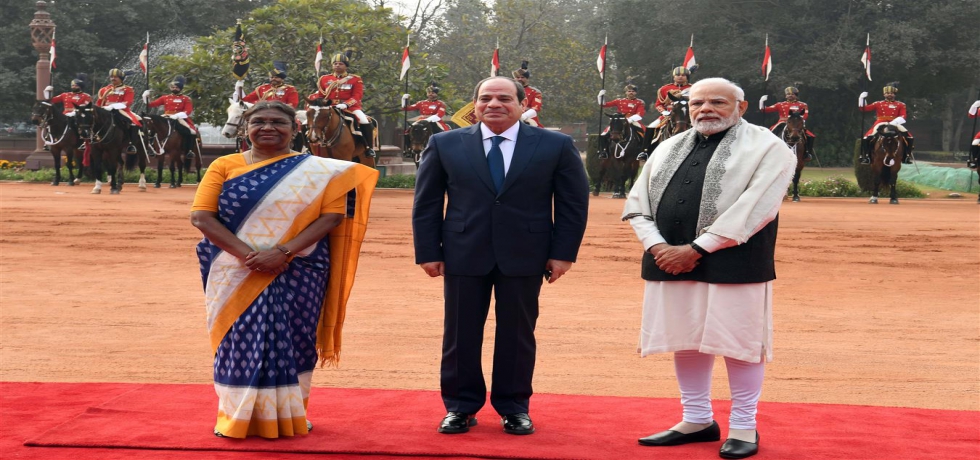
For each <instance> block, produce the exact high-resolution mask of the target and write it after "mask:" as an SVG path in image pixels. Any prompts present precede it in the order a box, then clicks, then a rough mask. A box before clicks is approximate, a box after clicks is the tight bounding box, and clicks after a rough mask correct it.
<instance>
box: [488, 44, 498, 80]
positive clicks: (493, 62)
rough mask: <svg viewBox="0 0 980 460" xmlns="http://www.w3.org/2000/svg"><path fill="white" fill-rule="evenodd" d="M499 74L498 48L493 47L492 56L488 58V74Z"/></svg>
mask: <svg viewBox="0 0 980 460" xmlns="http://www.w3.org/2000/svg"><path fill="white" fill-rule="evenodd" d="M499 74H500V49H499V48H494V49H493V57H492V58H490V76H491V77H496V76H497V75H499Z"/></svg>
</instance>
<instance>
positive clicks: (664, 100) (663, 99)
mask: <svg viewBox="0 0 980 460" xmlns="http://www.w3.org/2000/svg"><path fill="white" fill-rule="evenodd" d="M690 87H691V85H690V84H688V85H684V86H677V85H675V84H673V83H670V84H666V85H663V86H661V87H660V89H658V90H657V103H656V104H655V107H656V108H657V111H658V112H661V113H663V112H664V111H668V112H669V111H670V107H671V106H672V105H674V101H672V100H670V98H669V97H667V94H668V93H670V92H671V91H675V90H676V91H684V90H686V89H688V88H690Z"/></svg>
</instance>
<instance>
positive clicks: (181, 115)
mask: <svg viewBox="0 0 980 460" xmlns="http://www.w3.org/2000/svg"><path fill="white" fill-rule="evenodd" d="M171 117H172V118H175V119H176V118H180V119H184V118H187V112H177V113H175V114H173V115H171Z"/></svg>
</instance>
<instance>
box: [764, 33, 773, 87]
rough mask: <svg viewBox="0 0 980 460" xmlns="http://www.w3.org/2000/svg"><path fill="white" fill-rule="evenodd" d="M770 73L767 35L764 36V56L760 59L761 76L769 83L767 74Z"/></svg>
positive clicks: (770, 61) (770, 58) (770, 55)
mask: <svg viewBox="0 0 980 460" xmlns="http://www.w3.org/2000/svg"><path fill="white" fill-rule="evenodd" d="M770 72H772V54H770V53H769V34H766V54H765V55H764V56H763V57H762V76H763V77H765V81H769V73H770Z"/></svg>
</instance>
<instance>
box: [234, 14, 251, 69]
mask: <svg viewBox="0 0 980 460" xmlns="http://www.w3.org/2000/svg"><path fill="white" fill-rule="evenodd" d="M231 50H232V54H231V60H232V61H233V62H234V63H235V64H234V67H232V69H231V73H232V74H233V75H234V76H235V78H237V79H239V80H244V79H245V75H246V74H247V73H248V67H249V64H250V63H249V58H248V46H245V33H244V32H242V21H241V19H239V20H238V23H237V24H236V25H235V39H234V41H233V42H232V46H231Z"/></svg>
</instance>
